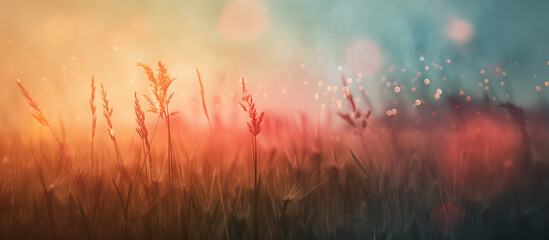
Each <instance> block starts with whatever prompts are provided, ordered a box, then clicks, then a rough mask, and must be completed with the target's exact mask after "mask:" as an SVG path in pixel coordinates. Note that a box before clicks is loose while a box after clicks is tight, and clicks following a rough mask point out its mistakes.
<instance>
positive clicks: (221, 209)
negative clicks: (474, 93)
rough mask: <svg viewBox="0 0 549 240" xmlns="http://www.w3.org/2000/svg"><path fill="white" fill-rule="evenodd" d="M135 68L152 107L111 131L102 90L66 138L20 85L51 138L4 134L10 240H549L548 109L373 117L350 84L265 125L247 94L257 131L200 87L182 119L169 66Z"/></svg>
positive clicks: (461, 104) (424, 105) (491, 105)
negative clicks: (315, 112)
mask: <svg viewBox="0 0 549 240" xmlns="http://www.w3.org/2000/svg"><path fill="white" fill-rule="evenodd" d="M140 66H141V67H142V68H143V70H144V73H145V74H146V75H143V76H147V78H148V79H149V84H150V88H151V93H148V94H147V95H146V96H147V97H146V98H144V97H143V95H142V94H140V93H136V94H135V99H134V100H133V101H134V106H133V107H134V108H135V113H136V123H135V124H134V126H122V125H114V126H113V123H112V119H113V118H116V111H117V108H119V107H122V106H111V105H109V98H108V96H109V92H108V91H109V89H106V88H104V87H103V85H101V84H100V83H99V82H95V80H92V87H91V89H92V94H91V96H90V106H86V107H89V108H90V112H91V116H90V122H91V124H90V125H89V128H88V129H69V130H65V129H64V127H63V126H62V125H61V124H58V123H57V122H55V121H51V120H50V119H48V118H47V116H45V115H44V114H43V113H42V109H40V99H33V96H32V94H33V93H32V92H27V91H26V90H25V88H24V87H25V86H24V85H23V84H22V83H21V82H20V81H17V84H18V85H19V87H20V90H21V91H22V97H21V98H20V101H28V102H29V104H30V107H31V108H32V109H33V117H34V118H36V120H37V121H38V123H39V124H41V125H42V127H43V128H45V129H48V131H50V130H51V131H50V132H48V135H43V136H40V137H39V138H38V139H33V140H30V141H29V140H26V139H27V137H25V136H1V139H2V140H1V141H0V156H1V157H2V159H0V160H1V161H0V239H548V238H549V168H548V164H549V162H548V159H549V150H548V149H549V146H548V144H549V140H548V139H547V136H548V131H549V127H548V126H547V124H546V123H547V121H549V115H548V112H547V108H546V107H545V105H543V104H539V105H538V106H534V107H531V108H529V109H524V110H523V109H522V108H520V107H518V106H515V105H513V104H512V103H506V102H496V101H492V100H490V99H489V96H487V97H486V100H485V101H481V100H475V101H470V99H466V97H465V96H462V95H460V94H455V95H450V96H449V97H448V96H447V95H443V97H441V100H440V101H439V103H437V104H434V103H432V102H431V101H430V100H421V101H419V102H417V101H416V102H415V103H414V102H411V103H410V104H409V107H406V106H408V104H407V103H404V104H400V106H401V107H399V108H398V113H396V110H395V111H394V112H392V111H390V110H389V111H388V112H387V114H386V115H385V114H383V115H376V114H372V113H371V112H370V111H369V108H368V107H365V106H364V104H363V102H361V103H357V102H355V100H354V98H353V96H352V95H351V92H353V91H355V89H352V86H347V83H346V82H345V78H343V83H342V84H341V86H340V87H342V88H344V91H345V95H344V96H345V98H344V99H343V100H344V102H343V103H342V104H343V105H344V108H342V110H340V111H338V112H337V113H333V112H327V113H326V116H325V117H324V118H318V117H317V116H309V115H308V114H305V113H285V112H284V111H283V110H281V111H279V112H274V111H270V112H269V111H266V112H265V113H264V115H263V109H262V106H261V105H260V104H256V103H255V102H254V99H253V96H252V95H251V94H249V93H248V92H247V90H246V87H245V84H244V80H243V81H242V83H243V84H242V86H241V87H242V91H241V92H242V99H241V101H240V105H237V104H235V106H234V109H233V110H234V111H239V113H241V114H243V115H247V116H249V121H248V122H247V123H246V122H238V121H233V120H231V119H224V118H226V117H224V116H223V115H221V114H220V113H217V112H215V111H212V109H208V103H207V102H206V101H205V100H204V99H205V98H204V94H208V93H207V92H206V93H204V91H203V89H200V91H201V94H202V104H203V113H204V114H203V115H196V116H186V118H185V119H186V121H182V120H181V119H182V116H181V114H174V113H176V112H177V110H178V109H175V108H174V107H171V105H170V100H171V98H172V96H173V95H171V92H170V89H169V87H170V84H171V82H172V81H173V78H171V77H170V75H169V72H168V70H167V69H166V68H165V66H164V65H162V64H159V65H158V68H157V66H154V67H153V68H150V67H149V66H147V65H140ZM197 73H198V70H197ZM199 76H200V75H198V78H197V79H199ZM200 81H201V80H200ZM250 82H252V83H251V84H253V80H252V81H250ZM200 85H201V86H202V83H201V82H200ZM403 90H404V89H403ZM197 91H199V90H198V89H197ZM399 91H400V88H399ZM490 97H491V96H490ZM415 98H417V99H428V98H423V97H422V96H421V94H420V90H419V89H418V93H417V95H416V96H415ZM442 98H444V99H445V100H442ZM197 101H200V100H197ZM345 101H346V102H345ZM401 101H402V102H405V101H406V100H401ZM412 103H413V104H412ZM412 106H413V107H412ZM83 107H84V106H83ZM124 107H132V106H124ZM149 107H150V108H151V109H150V110H151V111H150V112H149V111H147V110H148V108H149ZM56 111H63V110H62V109H58V110H56ZM48 112H49V111H48ZM19 117H21V118H26V117H30V116H27V115H21V116H19ZM193 119H200V121H203V119H207V121H208V123H209V124H210V125H209V127H206V128H196V127H194V125H193V122H192V120H193ZM215 119H224V122H225V123H226V124H223V125H222V124H218V122H217V121H216V120H215ZM99 124H101V125H106V129H107V131H96V126H97V125H99ZM246 124H248V125H246ZM234 126H242V127H234ZM101 130H104V129H103V128H101ZM115 130H116V131H115Z"/></svg>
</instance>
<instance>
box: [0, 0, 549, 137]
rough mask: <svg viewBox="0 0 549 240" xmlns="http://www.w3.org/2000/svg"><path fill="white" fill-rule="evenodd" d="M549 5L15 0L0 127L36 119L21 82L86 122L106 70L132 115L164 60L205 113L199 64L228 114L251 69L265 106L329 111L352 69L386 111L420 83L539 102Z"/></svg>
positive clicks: (5, 29) (1, 39)
mask: <svg viewBox="0 0 549 240" xmlns="http://www.w3.org/2000/svg"><path fill="white" fill-rule="evenodd" d="M547 12H549V1H541V0H540V1H513V0H485V1H475V0H465V1H458V2H456V1H449V0H436V1H435V0H413V1H410V0H388V1H375V0H340V1H327V0H323V1H318V0H300V1H295V0H276V1H266V0H230V1H223V0H180V1H133V0H132V1H129V0H117V1H108V0H95V1H57V0H52V1H34V0H19V1H11V2H4V3H3V4H2V8H0V53H1V55H0V110H1V113H0V125H2V126H3V127H2V128H1V129H2V130H0V131H2V132H3V133H5V134H8V133H12V132H19V131H21V130H22V129H31V130H32V128H33V127H36V126H35V125H36V124H35V123H34V122H33V119H32V118H31V117H30V116H29V115H28V112H29V109H28V106H27V105H26V102H25V100H24V99H23V98H22V97H21V96H20V94H19V91H18V89H17V87H16V84H15V80H16V79H20V80H21V82H22V83H23V84H24V86H25V87H26V88H27V89H28V90H29V92H30V94H31V95H32V96H33V97H34V98H35V100H36V101H37V102H38V104H39V106H40V107H41V108H42V109H43V111H44V112H45V113H46V115H47V116H48V117H50V118H53V119H54V120H53V121H52V122H56V121H57V120H62V121H63V123H64V124H68V125H69V126H70V125H74V126H84V125H89V121H90V120H89V119H90V113H89V107H88V99H89V94H90V79H91V77H92V75H93V76H95V79H96V81H97V82H98V84H99V83H103V84H104V85H105V88H106V90H107V91H108V94H109V99H110V100H111V101H112V103H113V105H114V111H115V113H114V118H115V120H116V121H119V122H122V123H124V122H128V123H130V122H131V123H133V122H134V120H133V118H134V115H133V109H132V101H133V94H134V91H137V92H138V93H147V91H148V90H147V81H146V75H145V74H144V72H143V71H142V69H139V68H138V67H136V64H137V63H138V62H141V63H144V64H148V65H151V66H155V67H156V63H157V62H158V61H162V62H164V63H165V64H166V65H167V66H168V68H169V70H170V72H171V74H172V76H174V77H176V78H177V80H176V82H175V83H174V85H173V90H174V91H175V92H176V95H175V98H174V100H173V103H172V105H173V106H172V109H175V110H178V111H181V112H182V113H183V114H184V115H189V114H190V113H200V114H201V111H202V109H201V103H200V92H199V87H198V82H197V78H196V73H195V68H199V69H200V71H201V73H202V75H203V81H204V88H205V91H206V101H207V102H208V105H209V108H210V109H212V110H211V111H217V112H224V111H233V109H236V103H237V102H238V100H239V99H240V87H241V86H240V77H242V76H243V77H245V78H246V80H247V84H248V88H249V89H250V92H252V93H253V94H254V95H255V96H256V98H257V101H258V102H259V104H260V106H261V107H263V108H264V109H268V110H269V109H271V112H293V111H304V112H308V113H311V114H318V116H320V117H322V116H323V114H322V112H323V111H337V110H338V108H339V109H341V100H342V99H343V96H342V89H341V88H342V86H341V76H340V75H341V74H342V73H343V74H345V76H346V77H348V78H349V79H347V82H348V83H349V84H351V88H352V91H356V92H358V91H360V92H362V93H364V95H362V96H368V98H369V101H370V102H371V107H372V109H374V112H375V113H377V114H380V113H381V114H384V113H385V112H386V110H387V108H388V109H392V108H393V107H394V106H390V105H388V104H386V103H385V101H384V99H385V98H386V95H387V94H409V93H410V90H411V89H412V87H414V86H416V85H417V87H418V88H419V87H420V86H424V85H429V86H430V87H432V89H427V90H425V91H426V92H427V93H428V94H427V95H428V96H429V94H431V95H430V96H431V98H432V100H433V101H435V100H437V99H439V98H444V97H445V94H446V95H448V94H450V93H460V92H461V91H463V92H464V94H462V95H464V96H470V97H471V98H472V99H473V101H475V100H477V99H480V98H482V97H483V95H485V94H486V92H489V93H490V94H489V95H490V97H491V98H492V96H493V97H495V98H492V99H494V101H496V99H497V101H506V100H507V99H508V98H512V101H513V102H515V103H516V104H519V105H523V106H531V105H534V104H536V103H537V102H539V101H540V99H542V98H543V93H544V92H547V91H549V87H548V86H549V82H547V81H549V66H548V65H549V47H548V45H547V44H548V43H549V27H548V26H549V25H548V24H549V15H548V14H547ZM426 78H427V79H428V80H429V81H426V80H425V79H426ZM487 80H488V81H487ZM395 86H398V87H399V88H398V90H397V89H396V87H395ZM435 89H437V90H438V89H441V92H442V97H441V96H440V94H439V97H435V95H436V94H438V91H436V90H435ZM431 92H432V93H431ZM433 94H434V95H433ZM355 96H361V95H360V94H355ZM404 96H405V98H406V99H409V100H412V101H411V103H410V105H411V104H412V103H413V100H414V99H415V97H413V96H408V95H404ZM358 100H359V101H360V99H358ZM96 101H97V102H96V104H99V103H100V102H99V99H97V100H96ZM191 116H192V115H191ZM191 120H192V121H193V122H195V121H194V119H193V118H191ZM196 122H197V124H205V119H203V117H202V116H201V117H200V118H197V119H196Z"/></svg>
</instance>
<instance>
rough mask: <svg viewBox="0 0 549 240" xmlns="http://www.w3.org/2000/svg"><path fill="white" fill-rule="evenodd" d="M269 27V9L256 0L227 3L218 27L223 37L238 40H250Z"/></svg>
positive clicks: (239, 0) (234, 0) (235, 0)
mask: <svg viewBox="0 0 549 240" xmlns="http://www.w3.org/2000/svg"><path fill="white" fill-rule="evenodd" d="M266 28H267V11H266V9H265V6H264V5H263V3H261V2H259V1H254V0H233V1H230V2H228V3H227V5H225V8H224V9H223V12H222V13H221V18H220V20H219V25H218V29H219V32H220V33H221V35H222V36H223V37H225V38H226V39H229V40H232V41H237V42H250V41H253V40H256V39H257V38H258V37H259V36H261V35H262V34H263V33H264V32H265V30H266Z"/></svg>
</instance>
